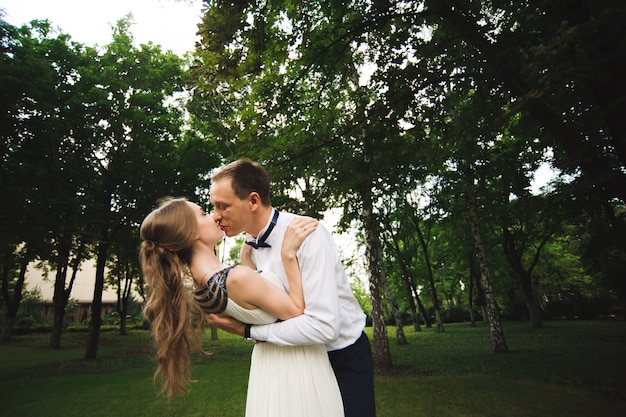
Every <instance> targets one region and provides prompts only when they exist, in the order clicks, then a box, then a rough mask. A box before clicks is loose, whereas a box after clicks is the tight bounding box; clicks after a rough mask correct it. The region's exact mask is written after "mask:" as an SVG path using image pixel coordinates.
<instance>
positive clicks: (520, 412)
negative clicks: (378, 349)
mask: <svg viewBox="0 0 626 417" xmlns="http://www.w3.org/2000/svg"><path fill="white" fill-rule="evenodd" d="M445 328H446V331H445V332H444V333H437V332H436V331H435V329H425V328H424V329H423V331H422V332H419V333H415V332H413V330H412V328H410V327H406V328H405V333H406V335H407V338H408V339H409V344H408V345H404V346H398V345H397V344H396V343H395V329H394V328H391V327H390V328H388V332H389V336H390V349H391V355H392V359H393V363H394V368H393V369H392V370H385V371H383V370H377V371H376V375H375V384H376V400H377V409H378V416H379V417H403V416H407V417H409V416H437V417H446V416H450V417H452V416H454V417H461V416H476V417H478V416H480V417H485V416H494V417H495V416H507V417H511V416H512V417H515V416H525V417H526V416H542V417H543V416H551V417H555V416H568V417H582V416H585V417H586V416H589V417H591V416H624V415H626V363H625V361H624V352H625V348H626V322H623V321H580V322H577V321H554V322H546V323H545V327H544V328H543V329H531V328H530V326H529V324H528V323H526V322H515V323H512V322H507V323H504V333H505V336H506V339H507V343H508V346H509V349H510V353H509V354H496V353H493V351H492V344H491V340H490V337H489V329H488V327H487V326H486V325H485V324H479V326H478V327H476V328H472V327H470V326H469V324H466V323H456V324H448V325H446V326H445ZM368 332H369V335H370V338H371V329H368ZM48 337H49V335H47V334H36V335H23V336H14V337H13V339H12V340H11V341H10V342H9V343H5V344H0V416H11V417H21V416H23V417H26V416H28V417H30V416H67V417H70V416H86V415H89V416H93V417H98V416H107V417H117V416H120V417H121V416H133V417H136V416H151V417H152V416H185V417H193V416H207V417H208V416H210V417H231V416H243V414H244V405H245V394H246V384H247V376H248V368H249V365H250V351H251V349H252V345H251V344H250V343H249V342H245V341H243V340H241V338H238V337H234V336H231V335H228V334H225V333H220V336H219V340H218V341H212V340H209V339H208V338H207V339H206V341H205V346H204V347H205V349H206V350H209V351H211V352H212V353H213V354H212V355H211V356H205V357H202V358H200V357H198V358H196V359H195V360H194V365H193V376H194V378H195V379H196V380H197V382H196V383H194V384H193V385H192V387H191V392H190V394H189V395H187V396H185V397H181V398H177V399H175V400H174V401H172V402H171V403H168V402H167V401H166V400H165V399H163V398H156V397H155V392H154V389H153V387H152V372H153V370H154V368H153V366H154V365H153V362H152V359H151V357H150V352H151V349H150V342H149V340H148V334H147V332H145V331H132V332H131V333H130V334H129V335H128V336H120V335H119V334H117V333H116V332H103V333H102V334H101V343H100V347H99V351H98V358H99V359H98V360H97V361H94V362H87V361H84V360H83V359H82V357H83V355H84V353H85V341H86V337H87V335H86V334H84V333H67V334H65V335H64V337H63V340H62V349H60V350H57V351H51V350H49V349H48V348H47V344H48ZM294 417H297V416H294ZM320 417H323V416H320Z"/></svg>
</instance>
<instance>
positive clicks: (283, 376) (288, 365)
mask: <svg viewBox="0 0 626 417" xmlns="http://www.w3.org/2000/svg"><path fill="white" fill-rule="evenodd" d="M261 275H263V277H264V278H266V279H268V280H270V281H271V282H274V283H275V284H277V285H279V286H281V287H282V285H281V283H280V280H279V278H278V276H276V275H275V274H272V273H267V272H263V273H262V274H261ZM225 313H226V314H228V315H229V316H231V317H234V318H236V319H238V320H239V321H242V322H244V323H250V324H269V323H273V322H275V321H276V318H275V317H273V316H272V315H270V314H268V313H267V312H265V311H263V310H261V309H256V310H246V309H244V308H242V307H240V306H239V305H237V304H236V303H235V302H233V301H232V300H228V303H227V304H226V310H225ZM343 416H344V413H343V403H342V400H341V393H340V392H339V386H338V385H337V379H336V378H335V374H334V372H333V369H332V367H331V365H330V361H329V359H328V354H327V353H326V348H325V346H324V345H306V346H278V345H274V344H271V343H265V342H260V343H256V344H255V346H254V349H253V351H252V359H251V363H250V377H249V379H248V394H247V399H246V417H343Z"/></svg>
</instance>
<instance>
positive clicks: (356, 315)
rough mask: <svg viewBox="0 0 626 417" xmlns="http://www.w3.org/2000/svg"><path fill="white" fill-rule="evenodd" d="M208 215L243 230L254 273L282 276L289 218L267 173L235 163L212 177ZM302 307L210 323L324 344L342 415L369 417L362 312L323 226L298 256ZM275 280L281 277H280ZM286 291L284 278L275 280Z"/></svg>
mask: <svg viewBox="0 0 626 417" xmlns="http://www.w3.org/2000/svg"><path fill="white" fill-rule="evenodd" d="M210 199H211V204H212V205H213V207H214V214H213V216H214V218H215V220H216V221H217V222H219V224H220V227H221V228H222V230H223V231H224V233H225V234H226V235H227V236H236V235H238V234H240V233H241V232H246V234H247V236H248V239H250V238H253V239H252V240H248V241H247V242H246V243H247V244H249V245H251V246H252V247H254V248H255V249H256V250H252V259H253V261H254V262H255V265H256V267H257V268H258V269H259V270H267V271H283V270H284V269H283V266H282V261H281V255H280V249H281V246H282V241H283V235H284V233H285V230H286V228H287V226H288V225H289V223H290V222H291V220H292V219H293V218H294V214H291V213H285V212H279V211H278V210H276V209H274V208H273V207H272V205H271V201H270V181H269V175H268V173H267V171H266V170H265V168H263V166H261V165H260V164H258V163H256V162H252V161H249V160H247V159H240V160H237V161H234V162H232V163H230V164H228V165H226V166H225V167H223V168H221V169H220V170H219V171H217V172H216V173H215V174H213V176H212V177H211V190H210ZM298 263H299V265H300V268H301V270H302V288H303V291H304V298H305V303H306V309H305V312H304V314H303V315H301V316H298V317H294V318H292V319H289V320H286V321H283V322H279V323H273V324H268V325H255V326H251V325H249V324H244V323H241V322H239V321H237V320H235V319H232V318H222V317H218V316H215V315H212V316H211V317H210V319H209V322H210V323H211V324H212V325H214V326H217V327H220V328H222V329H224V330H226V331H228V332H230V333H234V334H239V335H241V336H244V337H246V338H251V339H254V340H259V341H265V342H269V343H274V344H277V345H285V346H297V345H310V344H324V345H326V349H327V350H328V355H329V357H330V362H331V364H332V366H333V369H334V371H335V375H336V377H337V382H338V384H339V389H340V391H341V396H342V399H343V405H344V411H345V415H346V417H374V416H375V415H376V407H375V402H374V377H373V361H372V352H371V349H370V343H369V340H368V338H367V336H366V335H365V333H364V332H363V328H364V327H365V314H364V313H363V311H362V310H361V307H360V306H359V304H358V302H357V300H356V298H355V297H354V294H353V293H352V290H351V288H350V285H349V283H348V280H347V278H346V275H345V271H344V269H343V266H342V264H341V260H340V259H339V253H338V250H337V247H336V245H335V242H334V241H333V238H332V236H331V235H330V233H329V232H328V230H326V229H325V228H324V227H322V226H321V225H320V226H318V227H317V229H316V231H315V232H313V233H312V234H311V235H310V236H309V237H308V238H307V239H306V240H305V242H304V243H303V244H302V246H301V247H300V250H299V251H298ZM279 275H280V274H279ZM281 280H282V281H283V285H284V286H285V288H288V286H287V282H286V277H285V276H284V274H283V276H281Z"/></svg>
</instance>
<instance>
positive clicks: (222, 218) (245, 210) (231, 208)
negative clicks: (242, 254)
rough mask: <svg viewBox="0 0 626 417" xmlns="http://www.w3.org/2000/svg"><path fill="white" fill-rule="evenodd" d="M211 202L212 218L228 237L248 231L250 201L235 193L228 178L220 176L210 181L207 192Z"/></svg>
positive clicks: (250, 219) (250, 220)
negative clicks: (212, 208)
mask: <svg viewBox="0 0 626 417" xmlns="http://www.w3.org/2000/svg"><path fill="white" fill-rule="evenodd" d="M209 197H210V199H211V204H213V207H214V212H213V218H214V219H215V221H216V222H218V223H219V225H220V227H221V228H222V230H223V231H224V233H225V234H226V236H228V237H232V236H237V235H238V234H239V233H241V232H244V231H245V232H248V233H249V232H250V231H249V230H248V226H249V225H250V224H252V214H251V212H250V207H251V204H250V201H249V200H248V199H244V200H242V199H240V198H239V197H237V195H236V194H235V191H234V190H233V187H232V185H231V180H230V178H222V179H220V180H217V181H214V182H212V183H211V191H210V194H209Z"/></svg>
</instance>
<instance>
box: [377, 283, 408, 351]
mask: <svg viewBox="0 0 626 417" xmlns="http://www.w3.org/2000/svg"><path fill="white" fill-rule="evenodd" d="M383 286H384V287H385V295H386V296H387V300H389V304H391V311H392V312H393V320H394V321H395V323H396V343H397V344H398V345H406V344H408V342H407V341H406V336H405V335H404V328H403V326H402V316H401V315H400V309H399V308H398V304H397V303H396V300H395V299H394V298H393V294H391V289H390V288H389V280H387V278H386V277H384V278H383Z"/></svg>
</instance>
